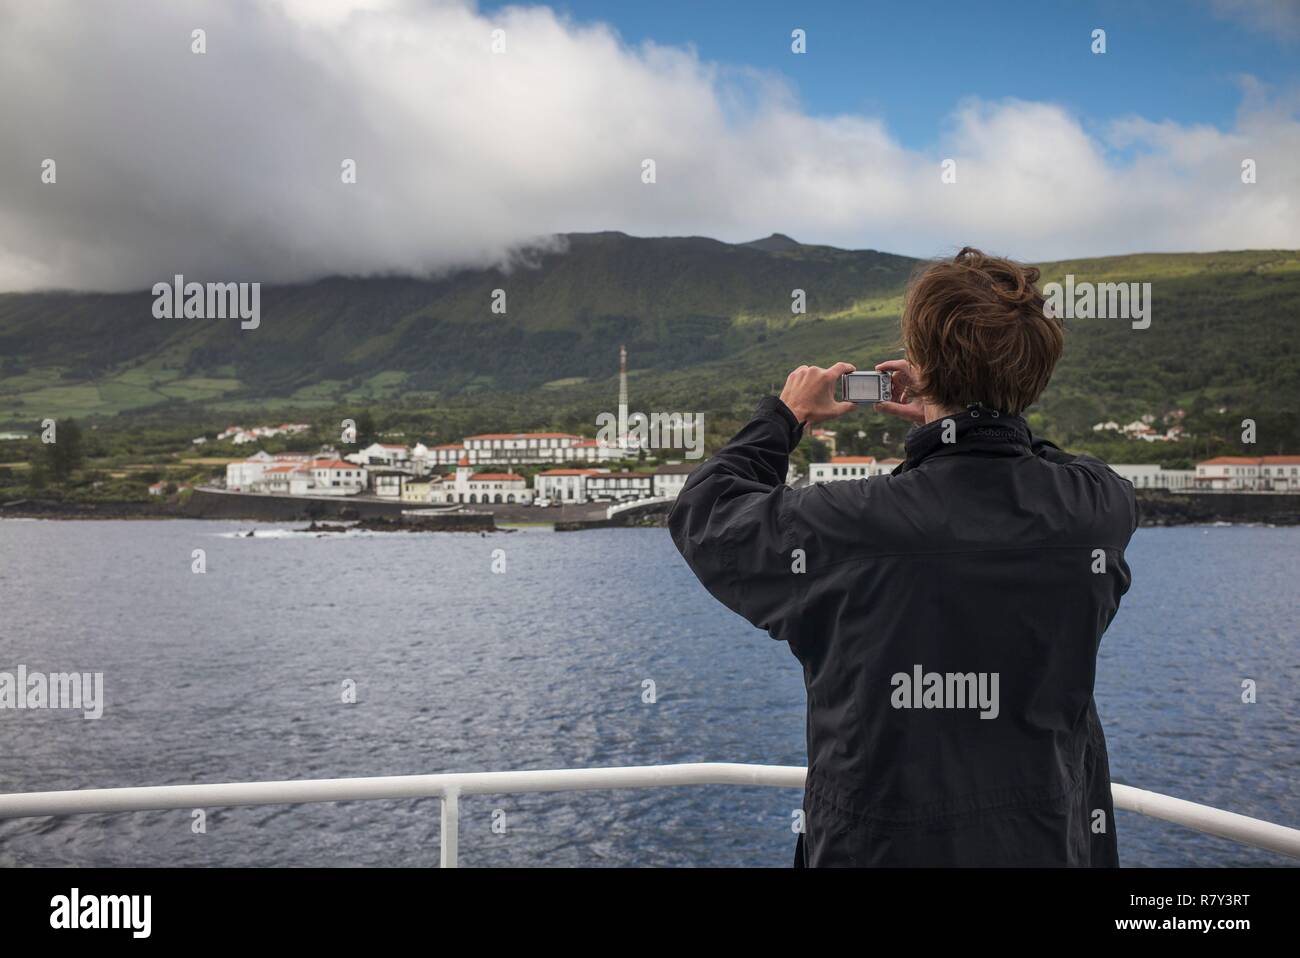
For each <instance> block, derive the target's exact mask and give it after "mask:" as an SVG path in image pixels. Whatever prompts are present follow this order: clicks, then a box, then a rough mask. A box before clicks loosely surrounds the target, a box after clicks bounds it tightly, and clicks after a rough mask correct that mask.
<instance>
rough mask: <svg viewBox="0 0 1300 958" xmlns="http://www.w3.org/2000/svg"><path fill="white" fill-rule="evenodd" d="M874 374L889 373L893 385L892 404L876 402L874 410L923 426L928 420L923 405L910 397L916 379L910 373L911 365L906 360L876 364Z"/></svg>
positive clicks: (890, 360)
mask: <svg viewBox="0 0 1300 958" xmlns="http://www.w3.org/2000/svg"><path fill="white" fill-rule="evenodd" d="M876 372H878V373H890V374H891V382H892V384H893V395H894V401H893V402H878V403H876V410H877V411H878V412H883V413H885V414H887V415H890V416H897V417H898V418H899V419H905V420H907V421H908V422H914V423H917V424H918V425H923V424H924V423H926V422H927V421H928V419H929V417H928V416H927V415H926V407H925V403H923V402H921V400H919V399H914V398H913V397H912V388H913V386H914V384H915V383H916V377H915V375H914V374H913V373H912V364H911V363H909V362H908V361H907V360H906V359H889V360H886V361H885V362H883V363H877V364H876Z"/></svg>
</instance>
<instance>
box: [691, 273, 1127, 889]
mask: <svg viewBox="0 0 1300 958" xmlns="http://www.w3.org/2000/svg"><path fill="white" fill-rule="evenodd" d="M1038 275H1039V274H1038V270H1037V269H1035V268H1033V267H1029V266H1024V265H1021V264H1019V263H1015V262H1012V261H1010V260H1005V259H999V258H995V257H989V256H985V255H984V254H983V253H981V252H979V251H978V250H974V249H970V248H966V249H963V250H962V251H961V252H960V253H959V254H958V255H957V256H956V257H954V258H953V259H952V260H950V261H945V262H939V263H934V264H931V265H929V266H928V268H926V269H924V270H923V271H922V272H920V273H919V274H918V275H917V277H916V278H915V279H914V280H913V282H912V283H911V285H910V286H909V289H908V292H907V297H906V300H905V303H904V307H903V312H902V319H901V333H902V342H903V347H904V354H905V356H906V359H902V360H892V361H889V362H883V363H880V364H879V365H878V366H877V367H876V370H877V371H879V372H888V373H890V374H891V380H892V387H893V395H892V396H891V397H890V401H888V402H882V403H879V404H877V408H878V409H880V410H881V411H882V412H886V413H890V414H893V415H896V416H900V417H902V418H903V419H905V420H907V421H909V422H912V423H914V424H915V428H914V429H912V430H911V431H910V432H909V433H908V435H907V437H906V452H907V455H906V460H905V461H904V462H903V464H902V465H901V466H899V467H898V468H897V469H895V470H894V472H893V473H892V474H891V475H889V476H879V477H875V478H872V479H869V480H857V481H843V482H831V483H823V484H816V485H810V486H806V487H803V488H800V489H792V488H790V487H789V486H787V485H785V478H786V471H787V466H788V457H789V454H790V452H791V450H793V449H794V447H795V446H796V445H797V444H798V442H799V440H800V438H801V435H802V432H803V427H804V426H805V425H807V424H809V423H817V422H822V421H825V420H828V419H834V418H836V417H838V416H841V415H843V414H845V413H847V412H849V411H851V410H853V409H854V408H856V406H855V404H854V403H851V402H844V401H840V400H837V399H836V398H835V392H834V390H835V385H836V383H837V381H838V380H839V378H840V376H841V375H843V374H844V373H848V372H853V371H854V367H853V366H852V365H851V364H849V363H836V364H835V365H833V366H831V367H830V368H829V369H822V368H819V367H816V366H801V367H800V368H798V369H796V370H795V371H794V372H792V373H791V374H790V376H789V378H788V379H787V380H786V384H785V388H784V389H783V390H782V392H781V396H780V398H779V399H778V398H775V397H770V396H769V397H767V398H765V399H763V400H762V401H761V402H760V403H759V406H758V410H757V414H756V415H755V417H754V419H753V420H751V421H750V422H749V424H748V425H746V426H745V427H744V428H743V429H742V430H741V431H740V432H739V433H738V434H737V435H736V436H735V437H734V438H733V439H732V440H731V442H730V443H728V444H727V445H726V446H725V447H724V448H723V449H722V450H720V451H719V452H718V453H717V455H715V456H714V457H713V458H712V459H710V460H709V461H708V462H707V463H705V464H704V465H703V466H701V467H700V468H699V469H697V470H696V471H695V472H694V473H693V474H692V475H691V478H690V480H689V481H688V482H687V483H686V485H685V487H684V488H683V489H682V492H681V494H680V495H679V496H678V499H677V502H676V504H675V506H674V508H673V511H672V514H671V516H670V518H669V527H670V530H671V533H672V538H673V541H674V543H675V544H676V545H677V548H678V549H679V550H680V551H681V553H682V555H683V556H684V557H685V559H686V561H687V563H688V564H689V565H690V567H691V569H692V570H693V571H694V572H695V574H696V575H697V576H698V577H699V579H700V582H701V583H702V584H703V585H704V587H705V588H706V589H708V590H709V592H710V593H712V594H713V596H714V597H715V598H717V599H718V600H719V601H721V602H722V603H724V604H725V605H726V606H727V607H728V608H730V609H732V610H734V611H735V612H738V613H739V614H740V615H742V616H744V617H745V618H746V619H748V620H749V621H750V622H751V623H752V624H753V625H755V626H757V627H759V628H762V629H766V630H767V632H768V633H769V634H770V635H771V636H772V637H773V638H775V639H778V640H780V641H783V642H786V643H788V644H789V646H790V649H791V651H792V652H793V653H794V654H795V656H796V658H798V660H799V662H800V664H801V665H802V666H803V672H804V681H805V685H806V688H807V693H808V712H807V739H808V778H807V784H806V787H805V793H804V806H803V809H804V813H805V820H806V831H805V833H803V834H800V836H799V840H798V844H797V847H796V852H795V864H796V865H807V866H833V865H848V866H854V865H856V866H863V865H1022V866H1039V865H1085V866H1098V865H1102V866H1106V865H1117V864H1118V863H1119V858H1118V852H1117V847H1116V839H1115V821H1114V811H1113V808H1112V804H1111V793H1110V770H1109V766H1108V762H1107V756H1106V742H1105V738H1104V736H1103V734H1102V728H1101V723H1100V721H1099V719H1098V717H1097V709H1096V705H1095V703H1094V701H1093V680H1094V674H1095V669H1096V658H1097V648H1098V644H1099V643H1100V640H1101V636H1102V633H1103V632H1105V630H1106V628H1107V626H1108V625H1109V624H1110V621H1111V619H1113V618H1114V616H1115V612H1116V610H1117V609H1118V607H1119V602H1120V598H1121V596H1123V595H1124V593H1125V592H1126V591H1127V590H1128V587H1129V583H1130V575H1129V569H1128V566H1127V565H1126V564H1125V561H1124V549H1125V547H1126V546H1127V545H1128V541H1129V538H1130V537H1131V535H1132V534H1133V530H1134V529H1135V528H1136V525H1137V509H1136V504H1135V498H1134V494H1133V487H1132V485H1131V484H1130V483H1128V482H1127V481H1125V480H1123V479H1121V478H1119V476H1117V475H1116V474H1115V473H1114V472H1112V471H1111V470H1110V469H1109V468H1108V467H1107V466H1106V465H1105V464H1104V463H1102V462H1101V461H1099V460H1097V459H1094V458H1091V457H1089V456H1070V455H1067V454H1065V453H1063V452H1062V451H1061V450H1060V449H1058V448H1057V447H1056V446H1054V445H1052V444H1051V443H1049V442H1046V441H1044V440H1041V439H1036V438H1034V437H1033V436H1031V435H1030V432H1029V429H1028V427H1027V426H1026V424H1025V421H1024V419H1023V418H1021V414H1022V413H1023V411H1024V410H1025V409H1026V408H1027V407H1028V406H1030V405H1031V404H1032V403H1033V402H1035V401H1036V400H1037V399H1038V397H1039V395H1040V394H1041V393H1042V391H1043V389H1044V388H1045V387H1046V386H1047V383H1048V380H1049V379H1050V378H1051V374H1052V370H1053V369H1054V368H1055V366H1056V362H1057V360H1058V359H1059V358H1060V356H1061V351H1062V348H1063V343H1064V334H1063V333H1064V331H1063V329H1062V326H1061V323H1060V320H1059V319H1057V318H1055V317H1052V316H1048V315H1047V314H1046V311H1045V309H1044V300H1043V296H1042V294H1041V292H1040V291H1039V290H1038V288H1037V286H1036V283H1037V281H1038Z"/></svg>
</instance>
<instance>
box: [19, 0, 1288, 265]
mask: <svg viewBox="0 0 1300 958" xmlns="http://www.w3.org/2000/svg"><path fill="white" fill-rule="evenodd" d="M195 29H202V30H204V31H205V32H206V48H207V52H206V53H203V54H196V53H193V52H192V51H191V46H192V42H193V41H192V39H191V36H192V31H193V30H195ZM494 30H500V31H504V33H503V34H498V35H497V38H498V43H499V42H500V39H501V38H502V37H503V38H504V44H505V48H504V52H494V50H493V42H494V37H493V31H494ZM1242 90H1243V96H1242V106H1241V109H1240V111H1239V114H1238V116H1237V118H1236V122H1235V124H1234V125H1233V128H1232V129H1229V130H1221V129H1217V128H1213V127H1209V126H1188V125H1179V124H1174V123H1169V122H1160V121H1155V120H1150V119H1145V118H1141V117H1131V118H1128V119H1124V120H1122V121H1118V122H1112V123H1109V124H1107V125H1105V126H1101V127H1094V126H1093V125H1091V124H1089V123H1088V122H1086V121H1085V120H1084V119H1082V118H1080V117H1077V116H1073V115H1071V114H1070V113H1069V112H1068V111H1067V110H1065V109H1063V108H1062V107H1061V106H1059V105H1054V104H1050V103H1041V102H1025V101H1017V100H1005V101H998V102H988V101H981V100H976V99H970V100H961V101H957V102H954V105H953V113H952V115H951V117H950V118H949V121H948V122H947V123H946V124H945V125H944V127H943V131H942V134H941V135H939V136H938V138H937V140H936V145H935V147H934V148H933V149H929V150H925V151H917V150H912V149H908V148H906V147H904V146H903V145H901V144H900V143H899V142H898V141H897V140H896V139H895V138H894V137H892V136H891V135H890V133H889V131H888V130H887V129H886V128H885V127H884V126H883V125H882V123H881V122H880V121H879V120H877V119H873V118H871V117H867V116H836V117H814V116H810V115H808V114H807V113H806V112H805V111H803V110H802V109H801V108H800V105H799V103H798V101H797V99H796V98H795V97H794V95H793V94H792V92H791V91H790V90H789V88H788V87H786V86H785V85H784V84H783V83H782V82H781V81H780V80H779V79H777V78H775V77H772V76H770V75H762V74H755V73H746V72H744V71H738V70H734V69H730V68H725V67H722V66H719V65H717V64H712V63H709V62H706V61H703V60H701V59H700V58H699V57H698V56H697V55H696V54H695V53H694V52H693V51H691V50H689V49H680V48H670V47H662V46H654V45H645V46H639V47H629V46H628V45H626V44H625V43H623V42H622V41H621V40H620V39H619V38H618V36H617V35H616V34H615V33H614V32H612V31H611V30H609V29H607V28H605V27H603V26H591V25H580V24H574V23H572V22H567V21H565V20H564V19H562V18H560V17H558V16H557V15H556V14H555V13H553V12H552V11H551V10H549V9H547V8H544V7H516V8H510V9H508V10H505V11H502V12H500V13H498V14H494V15H492V16H487V15H484V14H482V13H480V12H478V11H477V10H476V9H475V8H474V6H473V5H471V4H466V3H460V2H445V3H432V4H431V3H415V2H400V0H369V2H345V0H198V2H192V3H185V4H177V3H174V2H170V0H131V2H118V0H107V2H97V3H94V4H86V3H76V2H71V0H42V2H41V3H30V2H23V0H0V123H3V129H4V131H5V134H4V136H3V137H2V138H0V290H16V289H35V288H49V287H64V288H74V289H97V290H122V289H139V288H146V287H149V286H151V285H152V284H153V283H154V282H157V281H160V280H164V281H166V280H169V279H170V277H171V276H172V274H174V273H184V274H186V276H187V278H193V279H197V280H200V281H205V280H223V281H254V280H257V281H262V282H267V283H272V282H292V281H299V280H306V279H312V278H315V277H319V276H322V275H329V274H348V275H369V274H384V273H411V274H418V275H423V274H436V273H440V272H445V271H447V270H451V269H455V268H459V267H464V266H480V265H488V264H492V263H497V262H502V261H505V260H507V259H508V258H509V257H510V255H511V251H512V250H515V249H517V248H518V247H519V246H520V245H521V244H527V243H530V242H534V241H536V240H537V239H538V238H539V237H545V236H548V235H550V234H553V233H558V232H570V231H589V230H606V229H617V230H624V231H626V232H629V233H633V234H637V235H687V234H699V235H707V236H714V237H717V238H719V239H724V240H731V241H738V240H747V239H753V238H756V237H759V236H763V235H766V234H768V233H771V232H774V231H780V232H784V233H789V234H790V235H793V236H795V237H796V238H798V239H800V240H803V241H804V242H818V243H829V244H833V245H838V246H845V247H870V248H876V249H883V250H889V251H891V252H900V253H910V254H914V255H933V254H936V253H940V252H943V251H945V250H951V249H952V248H954V247H960V246H962V245H965V244H972V245H979V246H983V247H985V248H987V249H991V250H998V251H1000V252H1003V253H1007V254H1010V255H1015V256H1020V257H1024V258H1028V259H1036V260H1041V259H1051V258H1062V257H1070V256H1084V255H1101V254H1107V253H1122V252H1134V251H1140V250H1212V249H1232V248H1262V247H1288V248H1294V247H1300V164H1297V163H1296V157H1297V156H1300V104H1298V102H1297V100H1296V99H1295V98H1294V97H1291V98H1285V97H1278V96H1270V95H1269V94H1267V93H1266V92H1265V91H1262V90H1259V89H1257V88H1256V87H1255V86H1254V85H1253V84H1252V83H1251V82H1250V81H1249V79H1243V81H1242ZM647 158H649V159H653V160H654V161H655V164H656V176H657V181H656V182H655V183H654V184H646V183H643V182H642V162H643V160H645V159H647ZM47 159H53V160H54V161H55V163H56V168H55V170H56V177H57V179H56V182H55V183H53V184H48V183H43V182H42V180H41V174H42V163H43V162H44V161H45V160H47ZM945 159H952V160H955V162H956V174H957V176H956V182H955V183H948V184H945V183H943V182H942V180H941V163H942V162H943V161H944V160H945ZM1245 159H1253V160H1254V161H1255V163H1256V165H1257V171H1258V172H1257V176H1258V182H1257V183H1255V184H1254V185H1245V184H1243V183H1242V182H1241V164H1242V162H1243V160H1245ZM345 160H353V161H355V163H356V182H355V183H352V184H345V183H344V182H342V177H341V170H342V164H343V162H344V161H345Z"/></svg>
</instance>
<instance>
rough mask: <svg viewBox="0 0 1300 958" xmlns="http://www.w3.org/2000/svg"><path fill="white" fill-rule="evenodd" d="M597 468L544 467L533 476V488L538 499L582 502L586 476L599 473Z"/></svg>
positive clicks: (584, 499)
mask: <svg viewBox="0 0 1300 958" xmlns="http://www.w3.org/2000/svg"><path fill="white" fill-rule="evenodd" d="M600 472H601V470H599V469H546V470H543V471H542V472H539V473H538V474H537V475H535V476H533V489H534V491H535V492H536V498H538V499H550V500H551V501H552V502H562V503H563V502H571V503H582V502H586V501H587V478H588V477H589V476H596V475H599V474H600Z"/></svg>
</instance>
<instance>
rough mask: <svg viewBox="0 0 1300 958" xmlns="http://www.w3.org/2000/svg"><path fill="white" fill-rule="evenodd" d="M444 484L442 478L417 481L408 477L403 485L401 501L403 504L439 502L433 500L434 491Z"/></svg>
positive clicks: (433, 477)
mask: <svg viewBox="0 0 1300 958" xmlns="http://www.w3.org/2000/svg"><path fill="white" fill-rule="evenodd" d="M441 484H442V478H441V477H440V476H429V477H428V478H422V479H416V478H414V477H408V478H407V479H406V481H405V482H403V483H402V492H401V496H400V498H401V500H402V501H403V502H438V501H441V500H437V499H434V498H433V491H434V489H436V488H437V487H438V486H440V485H441Z"/></svg>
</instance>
